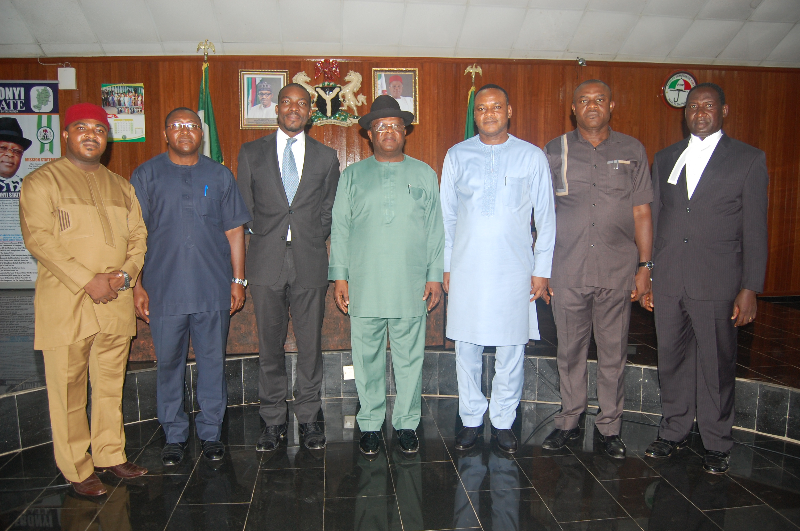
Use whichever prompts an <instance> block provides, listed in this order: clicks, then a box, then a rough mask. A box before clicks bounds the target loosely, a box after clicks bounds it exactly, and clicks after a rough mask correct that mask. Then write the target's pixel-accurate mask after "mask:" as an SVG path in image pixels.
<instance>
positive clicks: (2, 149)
mask: <svg viewBox="0 0 800 531" xmlns="http://www.w3.org/2000/svg"><path fill="white" fill-rule="evenodd" d="M6 153H11V154H12V155H13V156H15V157H17V158H19V157H21V156H22V154H23V153H25V152H24V151H22V150H21V149H19V148H7V147H5V146H0V156H2V155H5V154H6Z"/></svg>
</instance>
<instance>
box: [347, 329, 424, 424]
mask: <svg viewBox="0 0 800 531" xmlns="http://www.w3.org/2000/svg"><path fill="white" fill-rule="evenodd" d="M425 324H426V318H425V316H424V315H423V316H420V317H406V318H396V319H395V318H382V317H353V316H351V317H350V340H351V344H352V349H353V369H354V372H355V377H356V389H357V390H358V400H359V402H360V403H361V409H360V410H359V412H358V415H357V416H356V420H357V421H358V427H359V428H360V429H361V431H362V432H364V431H380V429H381V426H383V420H384V418H385V417H386V331H387V328H388V331H389V337H390V339H391V341H392V367H393V368H394V381H395V387H396V388H397V396H396V397H395V401H394V411H393V412H392V426H394V428H395V429H397V430H415V429H417V426H418V425H419V417H420V400H421V397H422V396H421V393H422V361H423V359H424V357H425Z"/></svg>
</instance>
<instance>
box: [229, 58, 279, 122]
mask: <svg viewBox="0 0 800 531" xmlns="http://www.w3.org/2000/svg"><path fill="white" fill-rule="evenodd" d="M288 75H289V71H288V70H239V127H240V128H241V129H267V128H270V127H278V117H277V114H276V113H275V104H276V100H277V99H278V92H280V90H281V89H282V88H283V87H284V85H286V78H287V76H288Z"/></svg>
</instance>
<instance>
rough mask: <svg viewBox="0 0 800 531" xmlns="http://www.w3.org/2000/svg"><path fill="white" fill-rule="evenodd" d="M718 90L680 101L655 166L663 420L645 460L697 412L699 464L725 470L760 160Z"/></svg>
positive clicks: (759, 199) (753, 287)
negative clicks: (674, 136) (672, 133)
mask: <svg viewBox="0 0 800 531" xmlns="http://www.w3.org/2000/svg"><path fill="white" fill-rule="evenodd" d="M727 115H728V105H726V104H725V94H724V92H723V91H722V89H721V88H720V87H718V86H717V85H714V84H713V83H701V84H699V85H697V86H696V87H695V88H693V89H692V90H691V91H690V92H689V95H688V97H687V99H686V110H685V116H686V125H687V126H688V128H689V131H690V132H691V137H690V138H688V139H685V140H682V141H680V142H678V143H677V144H673V145H672V146H670V147H668V148H666V149H664V150H662V151H659V152H658V153H656V157H655V162H654V163H653V191H654V199H653V234H655V239H654V243H653V248H654V251H653V262H654V264H655V267H654V269H653V288H652V296H648V297H646V300H645V301H644V302H643V305H644V306H645V307H646V308H648V309H652V308H655V321H656V334H657V335H658V374H659V379H660V382H661V403H662V407H663V418H662V420H661V427H660V429H659V433H658V438H657V439H656V440H655V441H654V442H653V443H652V444H650V446H648V447H647V450H646V451H645V454H646V455H648V456H650V457H669V456H670V455H672V454H673V453H674V452H675V451H676V450H678V449H680V448H683V447H684V446H685V445H686V443H687V438H688V436H689V432H690V431H691V428H692V423H693V422H694V420H695V417H696V418H697V424H698V426H699V428H700V435H701V437H702V439H703V446H704V447H705V449H706V454H705V457H704V458H703V468H705V469H706V470H707V471H709V472H712V473H716V474H721V473H724V472H726V471H727V470H728V467H729V457H730V450H731V448H732V447H733V442H734V441H733V438H732V437H731V427H732V426H733V406H734V386H735V383H736V374H735V372H736V333H737V329H736V327H738V326H742V325H746V324H748V323H750V322H752V321H753V319H754V318H755V316H756V293H758V292H759V291H761V290H762V289H763V287H764V274H765V272H766V267H767V181H768V175H767V161H766V157H765V155H764V152H763V151H761V150H759V149H756V148H754V147H752V146H749V145H747V144H745V143H743V142H740V141H738V140H734V139H732V138H730V137H729V136H727V135H725V134H724V133H723V131H722V121H723V119H724V118H725V117H726V116H727Z"/></svg>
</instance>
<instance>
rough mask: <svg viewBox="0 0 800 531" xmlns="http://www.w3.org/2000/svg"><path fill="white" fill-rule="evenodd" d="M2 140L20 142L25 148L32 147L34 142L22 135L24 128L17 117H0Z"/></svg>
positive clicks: (0, 135) (0, 136)
mask: <svg viewBox="0 0 800 531" xmlns="http://www.w3.org/2000/svg"><path fill="white" fill-rule="evenodd" d="M0 140H5V141H6V142H13V143H15V144H19V145H20V146H22V149H23V150H25V149H28V148H29V147H31V144H32V143H33V142H32V141H30V140H28V139H27V138H25V137H24V136H22V128H21V127H20V126H19V122H18V121H17V119H16V118H0Z"/></svg>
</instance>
